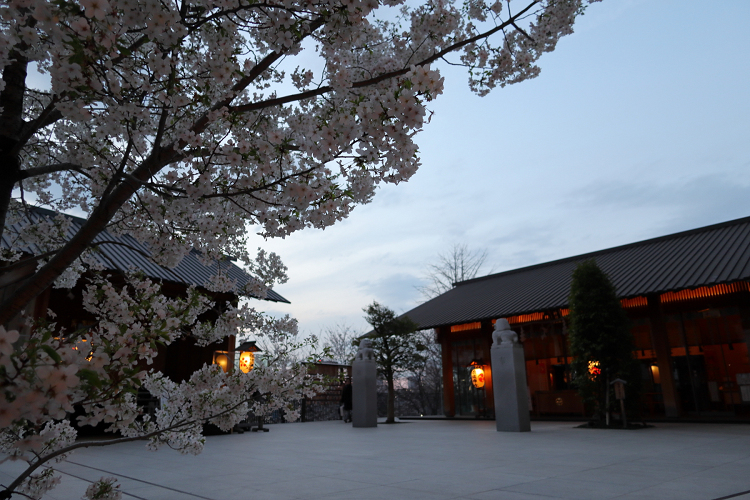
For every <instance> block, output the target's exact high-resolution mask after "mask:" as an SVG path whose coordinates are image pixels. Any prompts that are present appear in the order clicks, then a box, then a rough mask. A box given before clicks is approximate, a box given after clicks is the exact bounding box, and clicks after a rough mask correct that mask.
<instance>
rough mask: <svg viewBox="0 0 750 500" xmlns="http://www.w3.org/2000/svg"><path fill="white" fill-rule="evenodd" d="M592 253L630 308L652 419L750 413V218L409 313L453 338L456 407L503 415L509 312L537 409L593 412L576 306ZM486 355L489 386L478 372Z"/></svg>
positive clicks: (464, 413)
mask: <svg viewBox="0 0 750 500" xmlns="http://www.w3.org/2000/svg"><path fill="white" fill-rule="evenodd" d="M589 259H593V260H595V261H596V263H597V264H598V265H599V267H600V268H601V269H602V270H603V271H604V272H605V273H606V274H607V275H608V276H609V278H610V279H611V280H612V282H613V284H614V285H615V288H616V290H617V294H618V296H619V298H620V300H621V302H622V307H623V308H624V309H625V311H626V312H627V315H628V317H629V318H630V321H631V329H632V332H633V337H634V342H635V351H634V352H633V357H634V358H635V359H637V360H638V361H639V362H640V365H641V377H642V399H641V408H642V414H643V417H644V418H646V419H649V418H656V419H658V418H667V419H682V420H686V419H697V420H718V419H720V420H739V421H748V422H750V359H748V345H749V344H750V217H746V218H742V219H737V220H733V221H729V222H725V223H721V224H715V225H711V226H706V227H702V228H698V229H694V230H690V231H684V232H680V233H675V234H671V235H667V236H662V237H659V238H654V239H650V240H645V241H641V242H638V243H631V244H629V245H623V246H619V247H615V248H610V249H606V250H601V251H598V252H592V253H588V254H584V255H578V256H575V257H569V258H566V259H561V260H556V261H552V262H546V263H543V264H537V265H534V266H529V267H524V268H521V269H515V270H512V271H506V272H502V273H497V274H492V275H489V276H484V277H481V278H475V279H472V280H468V281H463V282H460V283H456V284H455V286H454V287H453V288H452V289H451V290H449V291H448V292H445V293H444V294H442V295H440V296H438V297H435V298H434V299H432V300H430V301H428V302H425V303H424V304H422V305H420V306H418V307H416V308H414V309H412V310H411V311H408V312H407V313H405V315H406V316H409V317H410V318H411V319H412V320H414V321H415V322H417V323H418V324H419V325H420V327H421V328H422V329H428V328H433V329H434V330H435V332H436V338H437V341H438V342H439V343H440V344H441V345H442V353H443V354H442V355H443V392H444V394H443V397H444V404H443V408H444V413H445V415H446V416H448V417H471V416H473V417H477V418H481V417H485V418H494V399H493V391H492V376H491V370H492V367H491V364H490V346H491V344H492V330H493V324H494V323H495V321H496V320H497V319H498V318H506V319H507V320H508V322H509V323H510V325H511V328H512V329H513V330H514V331H516V332H517V333H518V336H519V341H520V342H521V343H522V344H523V348H524V353H525V359H526V375H527V384H528V389H529V397H530V402H531V413H532V415H533V416H538V417H545V416H546V417H556V416H557V417H559V416H565V415H567V416H582V415H584V414H585V410H584V407H583V404H582V402H581V399H580V398H579V396H578V395H577V393H576V391H575V389H574V388H573V387H572V386H571V384H570V368H569V366H570V362H571V360H572V357H571V355H570V348H569V340H568V335H567V333H568V330H567V316H568V313H569V310H568V294H569V293H570V283H571V277H572V274H573V270H574V269H575V267H576V265H577V264H578V263H580V262H582V261H585V260H589ZM472 363H473V364H472ZM477 365H480V366H482V367H483V368H484V372H485V384H484V387H482V388H477V387H475V385H474V384H472V381H471V372H472V370H473V369H474V368H475V367H476V366H477ZM475 378H476V377H475Z"/></svg>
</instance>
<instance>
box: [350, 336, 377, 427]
mask: <svg viewBox="0 0 750 500" xmlns="http://www.w3.org/2000/svg"><path fill="white" fill-rule="evenodd" d="M377 375H378V366H377V363H376V362H375V352H374V351H373V350H372V341H371V340H369V339H363V340H362V341H361V342H360V343H359V351H357V355H356V356H355V358H354V362H353V363H352V426H354V427H377V425H378V395H377V386H376V383H377Z"/></svg>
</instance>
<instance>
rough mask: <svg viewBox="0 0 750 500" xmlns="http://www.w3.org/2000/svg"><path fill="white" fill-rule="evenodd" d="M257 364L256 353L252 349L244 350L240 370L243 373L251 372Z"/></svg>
mask: <svg viewBox="0 0 750 500" xmlns="http://www.w3.org/2000/svg"><path fill="white" fill-rule="evenodd" d="M254 364H255V354H253V353H252V352H250V351H244V352H241V353H240V371H242V373H250V370H252V369H253V365H254Z"/></svg>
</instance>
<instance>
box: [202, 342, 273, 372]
mask: <svg viewBox="0 0 750 500" xmlns="http://www.w3.org/2000/svg"><path fill="white" fill-rule="evenodd" d="M256 352H262V351H261V350H260V349H258V348H257V347H256V346H255V342H253V341H247V342H243V343H242V344H240V345H239V346H238V347H237V350H236V351H214V360H213V364H215V365H219V366H220V367H221V370H222V371H223V372H224V373H230V372H233V371H234V370H235V367H239V369H240V371H241V372H242V373H250V371H251V370H252V369H253V366H254V365H255V353H256Z"/></svg>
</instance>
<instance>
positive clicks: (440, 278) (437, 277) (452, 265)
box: [417, 243, 491, 300]
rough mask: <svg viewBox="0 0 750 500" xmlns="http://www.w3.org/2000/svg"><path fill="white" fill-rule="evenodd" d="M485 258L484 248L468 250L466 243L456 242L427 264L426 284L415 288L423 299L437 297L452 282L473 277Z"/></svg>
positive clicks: (451, 284)
mask: <svg viewBox="0 0 750 500" xmlns="http://www.w3.org/2000/svg"><path fill="white" fill-rule="evenodd" d="M485 260H487V250H486V249H485V250H470V249H469V247H468V246H467V245H466V243H456V244H454V245H453V246H452V247H451V248H450V250H448V251H447V252H445V253H441V254H439V255H438V258H437V263H436V264H429V265H428V266H427V269H426V271H425V274H424V280H425V281H427V285H425V286H421V287H417V288H418V290H419V291H420V292H421V293H422V295H423V296H424V298H425V300H429V299H431V298H433V297H437V296H438V295H440V294H442V293H445V292H447V291H448V290H450V289H451V288H453V284H454V283H458V282H459V281H464V280H470V279H472V278H475V277H476V276H477V274H479V270H480V269H481V268H482V265H483V264H484V261H485ZM490 272H491V271H490Z"/></svg>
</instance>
